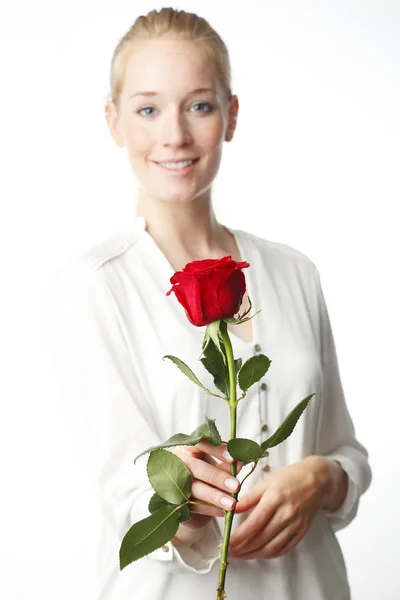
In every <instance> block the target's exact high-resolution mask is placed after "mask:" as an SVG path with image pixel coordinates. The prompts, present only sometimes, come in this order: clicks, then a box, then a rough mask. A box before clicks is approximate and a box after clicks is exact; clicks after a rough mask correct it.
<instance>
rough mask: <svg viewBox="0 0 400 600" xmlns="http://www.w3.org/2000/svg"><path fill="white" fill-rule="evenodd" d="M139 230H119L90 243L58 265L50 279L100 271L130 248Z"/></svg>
mask: <svg viewBox="0 0 400 600" xmlns="http://www.w3.org/2000/svg"><path fill="white" fill-rule="evenodd" d="M138 237H139V231H137V230H135V231H119V232H116V233H114V234H112V235H111V236H109V237H108V238H106V239H104V240H102V241H100V242H98V243H97V244H94V245H92V246H91V247H89V248H88V249H87V250H85V251H84V252H82V253H81V254H78V255H77V256H74V257H72V258H71V259H70V260H69V261H68V262H67V263H66V264H64V265H63V266H62V267H60V268H59V269H58V270H57V271H56V272H55V273H54V274H53V277H52V279H51V281H55V280H57V279H59V278H63V277H66V278H70V277H72V276H74V275H76V276H79V274H84V273H89V272H93V273H96V272H98V271H101V267H103V266H104V265H105V264H106V263H108V262H109V261H112V260H115V259H118V257H120V256H122V255H123V254H124V253H125V252H126V251H127V250H128V248H130V247H131V246H132V245H133V244H134V243H135V242H136V240H137V239H138Z"/></svg>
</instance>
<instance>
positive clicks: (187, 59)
mask: <svg viewBox="0 0 400 600" xmlns="http://www.w3.org/2000/svg"><path fill="white" fill-rule="evenodd" d="M238 108H239V103H238V98H237V96H235V95H233V94H232V92H231V84H230V65H229V57H228V52H227V49H226V46H225V44H224V43H223V41H222V40H221V38H220V37H219V36H218V34H217V33H216V32H215V31H214V30H213V29H212V28H211V27H210V25H209V24H208V23H207V22H206V21H205V20H204V19H202V18H200V17H198V16H197V15H194V14H189V13H185V12H184V11H175V10H173V9H172V8H164V9H162V10H161V11H159V12H156V11H152V12H151V13H149V14H148V15H147V16H141V17H139V18H138V19H137V20H136V22H135V23H134V25H133V26H132V27H131V29H130V30H129V31H128V32H127V33H126V35H124V37H123V38H122V39H121V41H120V42H119V44H118V46H117V48H116V49H115V52H114V56H113V60H112V65H111V95H110V99H109V101H108V102H107V104H106V111H105V112H106V121H107V124H108V127H109V130H110V133H111V135H112V138H113V140H114V142H115V143H116V144H117V145H118V146H119V147H121V148H126V150H127V153H128V157H129V161H130V164H131V166H132V169H133V171H134V173H135V175H136V177H137V178H138V180H139V182H140V192H139V197H138V204H137V215H136V218H135V219H134V220H133V223H132V224H129V228H128V229H129V230H128V231H127V232H126V233H121V234H118V235H114V236H112V237H111V238H110V239H108V240H105V241H104V242H103V243H101V244H99V245H97V246H96V247H94V248H91V249H90V250H89V251H88V252H86V253H85V254H84V255H82V256H79V257H78V258H76V259H74V260H73V261H71V263H70V264H69V265H68V266H67V267H66V268H64V269H63V270H61V271H60V272H59V273H58V274H57V276H56V277H55V278H54V280H53V281H52V284H51V286H50V287H51V302H50V311H51V316H52V323H51V333H52V335H53V340H54V356H55V365H56V369H57V371H58V374H59V377H60V381H61V386H62V390H63V393H64V394H65V398H66V401H67V405H68V408H69V410H70V411H71V415H72V418H73V422H74V427H76V429H77V431H78V434H79V439H81V447H82V450H83V451H84V457H85V463H86V465H87V468H88V473H89V474H90V476H91V477H93V480H94V481H95V482H96V485H97V486H98V491H99V495H100V505H101V509H102V514H103V516H104V521H103V530H102V535H101V539H100V543H99V562H98V569H99V571H98V572H99V582H100V585H99V594H98V599H99V600H128V599H129V600H130V599H131V598H138V599H140V600H146V599H150V598H151V600H179V599H181V598H182V599H183V598H187V597H190V598H191V600H204V599H205V598H214V597H215V594H216V591H215V590H216V585H217V570H218V562H219V552H220V551H219V548H218V545H219V543H220V542H221V533H222V531H223V518H222V517H223V510H227V509H228V510H231V509H232V508H233V506H234V504H235V500H234V499H233V498H232V496H231V495H230V494H231V493H232V492H235V491H237V490H238V489H239V485H240V484H239V479H238V478H233V477H231V476H230V474H229V465H230V461H231V460H232V459H230V457H229V456H227V455H226V454H224V450H226V445H225V444H222V445H221V446H219V447H214V446H212V445H211V444H209V443H207V442H205V441H204V442H201V443H199V444H198V445H197V446H195V447H184V446H180V447H176V448H173V449H171V451H172V452H174V453H175V454H177V455H178V456H179V457H180V458H181V459H182V460H183V461H184V462H185V463H186V464H187V466H188V467H189V469H190V470H191V471H192V473H193V478H194V481H193V488H192V496H193V498H195V499H199V500H203V501H207V502H209V503H211V504H213V505H215V508H212V507H210V506H206V505H194V507H193V509H192V511H191V520H190V521H185V522H183V523H181V524H180V526H179V529H178V532H177V534H176V536H175V537H174V538H173V539H172V540H171V542H170V543H168V544H166V545H164V546H163V547H162V548H160V549H158V550H156V551H155V552H153V553H152V554H150V555H148V556H146V557H144V558H142V559H140V560H138V561H136V562H134V563H132V564H131V565H129V566H128V567H126V568H125V569H124V570H123V571H120V569H119V548H120V545H121V541H122V538H123V537H124V535H125V533H126V532H127V531H128V529H129V528H130V527H131V525H132V524H133V523H135V522H137V521H139V520H141V519H143V518H145V517H146V516H148V514H149V512H148V509H147V506H148V501H149V498H150V496H151V495H152V493H153V490H152V489H151V488H150V484H149V482H148V479H147V474H146V468H145V467H146V458H141V459H139V460H138V461H137V463H136V465H134V463H133V460H134V458H135V456H136V455H137V454H139V453H140V452H142V451H143V450H145V449H146V448H148V447H150V446H152V445H156V444H159V443H161V442H162V441H164V440H166V439H168V438H169V437H170V436H171V435H173V434H174V433H177V432H181V433H190V432H191V431H193V430H194V429H195V428H196V427H197V426H198V425H199V424H200V423H202V422H204V420H205V419H204V415H207V416H208V417H210V418H216V423H217V426H218V428H219V430H220V433H221V438H222V439H223V440H228V439H229V436H230V434H229V415H228V412H227V410H226V406H225V403H224V402H222V401H220V400H218V399H216V398H214V397H212V396H209V395H207V394H205V393H203V392H202V390H201V389H200V388H198V387H197V386H195V385H193V384H192V383H191V382H190V381H187V380H186V378H185V377H184V376H183V375H182V373H180V372H179V371H178V370H177V369H176V367H174V365H172V364H171V363H170V362H169V361H162V357H163V356H164V355H166V354H172V355H175V356H178V357H180V358H182V359H183V360H184V361H185V362H186V363H187V364H189V365H190V366H191V367H192V368H194V370H196V363H197V361H198V357H199V353H200V351H201V343H202V338H203V335H204V330H200V329H198V328H196V327H194V326H193V325H191V324H190V323H189V321H188V319H187V318H186V316H185V314H184V311H183V308H182V306H181V305H180V304H179V303H178V302H177V300H176V298H174V297H173V296H170V297H167V296H166V292H167V291H168V289H169V288H170V287H171V284H170V278H171V277H172V275H173V274H174V272H175V271H178V270H181V269H183V267H184V266H185V265H186V264H187V263H188V262H191V261H193V260H201V259H206V258H221V257H223V256H231V257H232V258H233V259H234V260H236V261H242V260H246V261H248V262H249V263H250V268H249V269H247V270H246V272H245V273H244V274H245V277H246V284H247V292H248V294H247V293H246V295H245V297H244V299H243V304H242V307H241V309H240V312H243V310H244V309H246V308H247V307H248V296H250V298H251V301H252V303H253V307H254V310H255V311H256V310H259V309H262V310H261V312H260V313H259V314H258V315H257V316H256V317H255V318H254V319H252V320H250V321H247V322H246V323H245V324H241V325H240V326H235V325H229V326H228V329H229V332H230V337H231V340H232V344H233V349H234V353H235V357H242V358H243V360H246V359H247V358H249V357H250V356H252V355H253V354H256V353H259V352H263V353H264V354H266V355H267V356H268V357H269V358H271V360H272V365H271V368H270V370H269V372H268V375H267V376H266V377H265V380H264V379H263V380H262V381H260V382H259V384H258V385H256V386H253V387H252V388H251V390H250V391H249V393H248V395H247V397H246V399H245V400H244V401H243V402H242V403H241V404H240V405H239V411H238V435H240V437H249V438H251V439H255V440H257V441H259V442H262V441H263V440H264V439H266V438H267V437H268V436H269V435H270V434H271V432H273V431H274V430H275V429H276V428H277V427H278V426H279V425H280V423H281V422H282V421H283V419H284V417H285V416H286V415H287V414H288V413H289V412H290V410H291V409H292V408H293V407H294V406H295V405H296V404H297V403H298V402H299V401H300V400H301V399H302V398H304V397H305V396H306V395H308V394H310V393H313V392H317V394H316V396H315V397H314V399H313V400H312V401H311V402H310V404H309V406H308V407H307V409H306V411H305V413H304V414H303V416H302V418H301V419H300V421H299V423H298V424H297V426H296V429H295V431H294V433H293V434H292V436H291V437H290V438H289V439H288V440H287V441H286V442H285V443H283V444H281V445H280V446H278V447H276V448H274V449H272V450H271V453H270V457H269V458H268V459H263V460H262V461H261V463H262V464H261V466H260V465H258V467H257V469H256V470H255V472H254V473H253V474H252V475H251V476H250V477H249V478H247V479H246V482H245V483H244V485H243V488H242V490H241V493H240V495H239V503H238V505H237V507H236V514H235V517H234V524H233V535H232V537H231V551H230V554H229V562H230V566H229V568H228V575H227V582H226V590H227V593H228V596H229V598H230V600H235V599H237V600H243V598H251V599H252V600H264V599H265V598H266V597H270V598H274V600H284V599H285V600H288V599H292V600H310V599H312V600H333V599H340V600H344V599H347V598H350V590H349V585H348V579H347V573H346V567H345V563H344V560H343V555H342V552H341V550H340V547H339V544H338V541H337V539H336V536H335V532H336V531H337V530H339V529H341V528H343V527H345V526H347V525H348V524H349V523H350V522H351V521H352V519H354V517H355V515H356V513H357V508H358V504H359V499H360V496H361V495H362V494H363V493H364V492H365V491H366V489H367V488H368V486H369V484H370V480H371V471H370V467H369V464H368V454H367V451H366V449H365V448H364V447H363V446H362V445H361V444H360V443H359V442H358V441H357V439H356V437H355V432H354V427H353V424H352V420H351V417H350V415H349V412H348V409H347V407H346V402H345V398H344V394H343V389H342V385H341V381H340V375H339V369H338V362H337V357H336V351H335V344H334V339H333V335H332V330H331V326H330V322H329V316H328V312H327V308H326V304H325V301H324V296H323V292H322V288H321V284H320V279H319V273H318V270H317V268H316V266H315V265H314V263H313V262H312V261H311V260H310V259H309V258H308V257H307V256H305V255H304V254H302V253H301V252H300V251H298V250H296V249H295V248H292V247H290V246H288V245H285V244H280V243H276V242H270V241H267V240H265V239H263V238H261V237H258V236H255V235H253V234H250V233H247V232H244V231H242V230H233V229H230V228H229V227H226V226H224V225H222V224H221V223H219V222H218V221H217V219H216V217H215V214H214V210H213V206H212V198H211V188H212V183H213V181H214V179H215V177H216V175H217V173H218V169H219V166H220V162H221V157H222V148H223V145H224V142H231V141H232V139H233V135H234V131H235V127H236V120H237V116H238ZM167 363H168V364H167ZM198 371H199V370H198V369H197V372H198ZM208 378H209V379H208ZM201 379H202V381H203V383H204V384H205V385H207V384H208V387H209V388H212V386H213V384H212V379H211V376H210V375H209V374H208V373H206V372H205V370H204V372H202V376H201ZM241 466H242V465H239V469H240V468H241ZM246 468H247V467H246ZM242 472H243V473H244V472H245V468H243V471H242ZM192 506H193V505H192Z"/></svg>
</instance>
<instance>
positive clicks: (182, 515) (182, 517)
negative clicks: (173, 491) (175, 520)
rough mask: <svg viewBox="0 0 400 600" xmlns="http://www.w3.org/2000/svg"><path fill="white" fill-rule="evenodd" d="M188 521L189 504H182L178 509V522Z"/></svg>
mask: <svg viewBox="0 0 400 600" xmlns="http://www.w3.org/2000/svg"><path fill="white" fill-rule="evenodd" d="M182 521H190V508H189V504H184V505H183V506H181V507H180V509H179V522H180V523H182Z"/></svg>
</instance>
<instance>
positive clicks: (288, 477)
mask: <svg viewBox="0 0 400 600" xmlns="http://www.w3.org/2000/svg"><path fill="white" fill-rule="evenodd" d="M328 486H329V468H328V466H327V464H326V461H324V459H323V458H321V457H319V456H309V457H307V458H305V459H303V460H301V461H299V462H298V463H296V464H294V465H289V466H287V467H284V468H282V469H280V470H279V471H276V472H275V473H272V474H270V475H268V476H266V477H265V479H263V480H262V481H260V482H259V483H257V484H256V485H255V486H254V488H253V489H251V490H250V491H249V492H247V493H246V494H244V495H243V496H239V501H238V505H237V507H236V510H235V514H238V513H241V512H244V511H247V510H249V509H250V508H252V507H253V506H255V509H254V511H253V512H252V513H251V514H250V515H249V516H248V517H247V518H246V520H245V521H244V522H243V523H242V524H241V525H240V526H239V527H238V529H237V530H236V531H235V533H234V534H232V536H231V538H230V543H229V554H228V556H229V557H234V558H241V559H245V560H247V559H252V558H277V557H278V556H283V555H284V554H286V553H287V552H289V551H290V550H292V549H293V548H294V547H295V546H296V545H297V544H298V542H299V541H300V540H301V539H302V538H303V537H304V535H305V534H306V533H307V531H308V530H309V528H310V525H311V523H312V521H313V519H314V517H315V515H316V514H317V512H318V511H319V510H320V509H321V508H322V505H323V503H324V500H325V495H326V493H327V489H328Z"/></svg>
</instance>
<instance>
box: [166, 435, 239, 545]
mask: <svg viewBox="0 0 400 600" xmlns="http://www.w3.org/2000/svg"><path fill="white" fill-rule="evenodd" d="M170 451H171V452H173V454H175V455H176V456H178V457H179V458H180V459H181V460H183V462H184V463H185V464H186V466H187V467H188V469H189V470H190V471H191V472H192V475H193V483H192V496H191V500H194V501H200V500H201V501H203V502H209V503H210V504H213V505H214V506H208V505H206V504H189V507H190V513H191V514H190V516H191V519H190V521H183V522H182V523H181V524H180V525H183V526H184V527H187V528H190V529H196V530H198V529H202V528H203V527H205V525H207V523H208V522H209V521H210V520H211V518H212V517H214V516H215V517H222V516H223V515H224V512H223V511H224V510H232V508H233V507H234V506H235V505H236V500H235V499H234V498H232V496H230V495H229V494H231V493H234V492H237V491H238V489H239V488H240V482H239V480H238V479H236V478H235V477H232V475H231V474H230V465H231V464H232V462H233V461H234V459H233V458H232V457H229V454H228V456H224V455H223V453H224V452H225V451H226V444H220V445H219V446H213V445H212V444H210V442H207V441H206V440H202V441H201V442H199V443H198V444H196V445H195V446H175V447H174V448H171V449H170ZM214 457H215V458H218V459H219V460H222V461H223V462H222V463H220V464H218V463H217V462H216V461H215V459H214ZM242 467H243V464H242V463H240V462H238V463H237V473H239V472H240V470H241V468H242ZM227 480H228V481H229V480H230V481H232V482H233V487H232V488H230V487H229V486H228V485H227ZM225 501H226V503H227V504H224V502H225ZM217 507H219V508H217ZM178 537H179V536H178Z"/></svg>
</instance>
